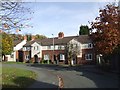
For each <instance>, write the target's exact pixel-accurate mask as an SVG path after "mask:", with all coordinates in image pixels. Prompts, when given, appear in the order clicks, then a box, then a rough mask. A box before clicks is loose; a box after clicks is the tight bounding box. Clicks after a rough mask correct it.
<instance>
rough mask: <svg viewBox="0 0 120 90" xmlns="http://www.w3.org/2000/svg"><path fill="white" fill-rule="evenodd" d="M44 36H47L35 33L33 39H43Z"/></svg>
mask: <svg viewBox="0 0 120 90" xmlns="http://www.w3.org/2000/svg"><path fill="white" fill-rule="evenodd" d="M44 38H47V37H46V36H44V35H39V34H36V35H35V39H44Z"/></svg>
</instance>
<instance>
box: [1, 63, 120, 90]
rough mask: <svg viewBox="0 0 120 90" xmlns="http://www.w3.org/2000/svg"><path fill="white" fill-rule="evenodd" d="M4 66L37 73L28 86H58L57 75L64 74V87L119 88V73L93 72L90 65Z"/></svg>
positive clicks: (4, 65)
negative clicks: (82, 66) (83, 66)
mask: <svg viewBox="0 0 120 90" xmlns="http://www.w3.org/2000/svg"><path fill="white" fill-rule="evenodd" d="M2 66H3V67H15V68H24V69H27V70H32V71H34V72H36V73H37V78H36V81H35V83H34V84H32V85H31V86H29V87H28V88H57V87H58V78H57V75H60V76H62V78H63V80H64V88H118V84H119V81H118V80H119V78H118V75H117V74H111V73H98V72H95V71H94V72H92V71H93V70H92V69H91V68H90V69H89V67H86V68H87V69H85V68H84V69H83V68H80V67H62V66H56V65H40V64H39V65H38V64H3V65H2Z"/></svg>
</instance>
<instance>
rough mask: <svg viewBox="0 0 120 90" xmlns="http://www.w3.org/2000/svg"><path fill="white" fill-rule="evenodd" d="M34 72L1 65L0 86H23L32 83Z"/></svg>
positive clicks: (34, 76)
mask: <svg viewBox="0 0 120 90" xmlns="http://www.w3.org/2000/svg"><path fill="white" fill-rule="evenodd" d="M35 78H36V74H35V73H34V72H32V71H29V70H24V69H19V68H12V67H3V68H2V87H3V88H24V87H27V86H29V85H31V83H33V82H34V81H35V80H34V79H35Z"/></svg>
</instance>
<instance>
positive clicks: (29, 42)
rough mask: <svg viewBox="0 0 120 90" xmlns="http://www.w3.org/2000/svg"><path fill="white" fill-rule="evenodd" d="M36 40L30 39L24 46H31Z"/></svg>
mask: <svg viewBox="0 0 120 90" xmlns="http://www.w3.org/2000/svg"><path fill="white" fill-rule="evenodd" d="M34 42H35V40H34V41H28V42H27V43H26V44H25V45H24V46H31V45H32V44H33V43H34Z"/></svg>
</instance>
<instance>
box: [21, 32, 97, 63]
mask: <svg viewBox="0 0 120 90" xmlns="http://www.w3.org/2000/svg"><path fill="white" fill-rule="evenodd" d="M69 44H77V45H78V46H79V48H78V49H79V50H80V52H79V54H77V55H76V56H73V58H72V59H73V60H72V61H73V62H72V63H73V64H94V63H95V53H94V48H93V44H92V40H91V38H90V36H88V35H80V36H68V37H64V33H63V32H60V33H59V34H58V37H54V38H46V39H42V40H40V39H36V40H32V41H30V42H27V43H26V44H25V45H24V46H23V49H22V50H21V52H23V53H24V54H23V57H24V58H23V60H27V59H28V60H32V61H33V62H41V61H42V60H46V61H47V60H50V61H51V63H59V64H68V55H67V53H68V52H67V47H68V45H69ZM25 48H26V49H25Z"/></svg>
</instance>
